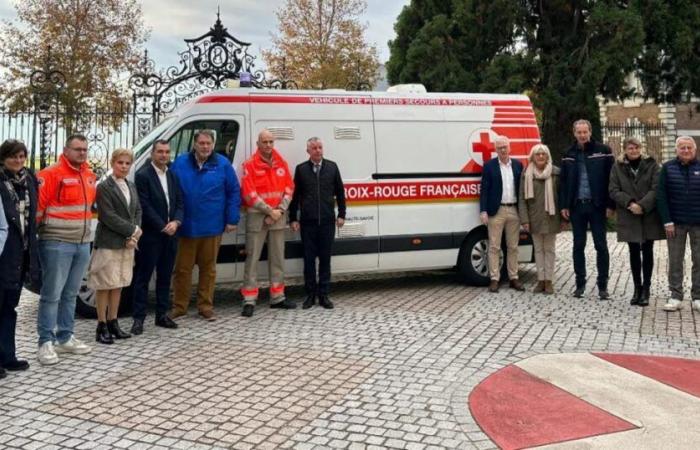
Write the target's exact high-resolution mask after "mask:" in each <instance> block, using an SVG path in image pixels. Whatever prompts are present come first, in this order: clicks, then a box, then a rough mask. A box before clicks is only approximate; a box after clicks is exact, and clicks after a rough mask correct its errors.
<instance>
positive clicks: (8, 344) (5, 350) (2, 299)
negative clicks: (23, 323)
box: [0, 289, 22, 367]
mask: <svg viewBox="0 0 700 450" xmlns="http://www.w3.org/2000/svg"><path fill="white" fill-rule="evenodd" d="M20 294H22V289H0V367H1V366H4V365H5V364H7V363H9V362H12V361H14V360H15V359H17V357H16V356H15V351H16V347H15V329H16V328H17V311H15V308H17V304H18V303H19V296H20Z"/></svg>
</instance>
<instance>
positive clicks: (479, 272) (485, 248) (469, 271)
mask: <svg viewBox="0 0 700 450" xmlns="http://www.w3.org/2000/svg"><path fill="white" fill-rule="evenodd" d="M504 260H505V254H504V252H503V250H502V251H501V258H500V261H499V263H500V267H501V272H503V269H504ZM457 272H458V274H459V277H460V278H461V279H462V281H464V282H465V283H467V284H469V285H472V286H488V285H489V282H490V281H491V279H490V277H489V236H488V232H487V231H486V228H481V229H479V230H477V231H475V232H474V233H471V234H470V235H469V236H467V238H466V239H465V240H464V243H463V244H462V247H461V248H460V250H459V258H458V261H457Z"/></svg>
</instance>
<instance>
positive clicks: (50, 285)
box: [36, 240, 90, 345]
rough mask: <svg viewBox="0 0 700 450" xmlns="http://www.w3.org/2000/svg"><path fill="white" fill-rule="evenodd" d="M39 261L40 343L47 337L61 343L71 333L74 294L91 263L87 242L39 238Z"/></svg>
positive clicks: (38, 318) (37, 325)
mask: <svg viewBox="0 0 700 450" xmlns="http://www.w3.org/2000/svg"><path fill="white" fill-rule="evenodd" d="M39 261H40V262H41V269H42V274H41V294H40V299H39V314H38V317H37V324H36V330H37V333H38V334H39V345H42V344H43V343H45V342H49V341H51V342H58V343H64V342H66V341H68V340H69V339H70V338H71V336H72V335H73V325H74V323H75V298H76V296H77V295H78V290H79V289H80V284H81V283H82V281H83V277H84V276H85V272H86V270H87V267H88V264H89V263H90V243H85V244H72V243H69V242H60V241H43V240H40V241H39Z"/></svg>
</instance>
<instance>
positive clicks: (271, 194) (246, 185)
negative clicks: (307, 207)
mask: <svg viewBox="0 0 700 450" xmlns="http://www.w3.org/2000/svg"><path fill="white" fill-rule="evenodd" d="M293 190H294V181H293V180H292V175H291V174H290V173H289V166H288V165H287V162H286V161H285V160H284V159H283V158H282V156H280V154H279V153H278V152H277V150H274V149H273V150H272V164H268V163H267V162H265V160H263V159H262V156H260V150H258V151H256V152H255V154H254V155H253V156H252V157H251V158H250V159H248V160H247V161H246V162H244V163H243V180H242V183H241V194H242V195H243V199H244V201H245V203H246V206H253V205H254V204H255V201H257V199H258V198H262V199H264V201H265V203H267V205H268V206H270V207H271V208H277V207H278V206H279V204H280V203H281V202H282V200H283V199H284V198H285V196H289V197H291V194H292V192H293Z"/></svg>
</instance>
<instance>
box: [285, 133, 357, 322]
mask: <svg viewBox="0 0 700 450" xmlns="http://www.w3.org/2000/svg"><path fill="white" fill-rule="evenodd" d="M306 152H307V153H308V154H309V160H308V161H306V162H303V163H301V164H299V165H298V166H297V167H296V170H295V171H294V195H293V197H292V202H291V203H290V205H289V220H290V225H291V227H292V230H294V231H297V230H299V229H300V228H301V242H302V245H303V246H304V286H305V288H306V300H304V303H303V305H302V308H304V309H308V308H311V307H312V306H313V305H314V303H315V298H316V297H318V304H319V305H321V306H322V307H324V308H326V309H333V302H331V300H330V299H329V298H328V288H329V285H330V281H331V247H332V246H333V239H334V238H335V227H336V226H337V227H338V228H340V227H342V226H343V224H344V223H345V189H344V187H343V179H342V178H341V176H340V171H339V170H338V166H337V165H336V163H334V162H333V161H331V160H329V159H325V158H324V157H323V143H322V142H321V139H319V138H317V137H312V138H310V139H309V140H308V141H306ZM336 203H337V204H338V216H337V218H336V214H335V204H336ZM299 210H301V219H299V218H298V217H297V212H298V211H299ZM316 258H318V281H317V279H316Z"/></svg>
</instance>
